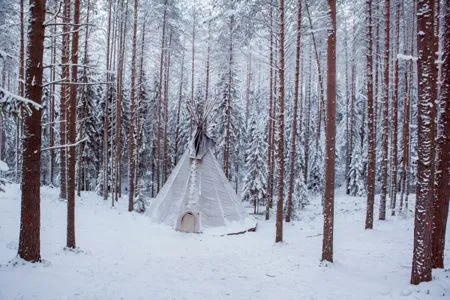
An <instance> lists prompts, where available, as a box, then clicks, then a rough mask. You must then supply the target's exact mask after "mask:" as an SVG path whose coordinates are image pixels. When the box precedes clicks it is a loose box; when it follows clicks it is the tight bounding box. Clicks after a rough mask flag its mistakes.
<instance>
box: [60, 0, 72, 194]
mask: <svg viewBox="0 0 450 300" xmlns="http://www.w3.org/2000/svg"><path fill="white" fill-rule="evenodd" d="M63 14H64V18H63V23H64V26H63V35H62V45H61V47H62V52H61V65H62V82H63V84H62V85H61V97H60V102H61V103H60V105H59V110H60V113H59V121H60V122H59V143H60V145H61V146H60V147H61V148H60V150H59V153H60V154H59V164H60V167H59V172H60V174H59V178H60V192H59V198H60V199H64V200H65V199H67V178H66V177H67V147H66V146H65V145H66V144H67V122H68V119H69V118H68V112H67V102H68V100H69V99H68V98H69V95H70V93H69V86H68V85H67V84H64V83H67V82H69V81H70V65H69V59H70V25H69V23H70V1H69V0H65V1H64V13H63Z"/></svg>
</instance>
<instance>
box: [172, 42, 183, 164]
mask: <svg viewBox="0 0 450 300" xmlns="http://www.w3.org/2000/svg"><path fill="white" fill-rule="evenodd" d="M184 56H185V51H183V55H182V57H181V73H180V88H179V92H178V106H177V126H176V132H175V155H174V156H175V158H174V162H175V163H174V165H175V166H176V165H177V163H178V151H179V150H178V147H179V143H180V120H181V102H182V101H183V82H184Z"/></svg>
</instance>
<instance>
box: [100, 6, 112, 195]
mask: <svg viewBox="0 0 450 300" xmlns="http://www.w3.org/2000/svg"><path fill="white" fill-rule="evenodd" d="M111 19H112V1H109V8H108V34H107V40H106V86H105V110H104V113H103V114H104V120H103V166H102V169H103V191H102V193H103V199H104V200H107V199H108V193H109V180H108V179H109V170H108V166H109V160H108V148H109V147H108V146H109V143H108V141H109V98H110V97H111V93H110V83H109V82H110V80H111V73H110V70H111V59H110V56H111V31H112V30H111V27H112V24H111V21H112V20H111ZM113 203H114V202H113Z"/></svg>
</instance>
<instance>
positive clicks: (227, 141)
mask: <svg viewBox="0 0 450 300" xmlns="http://www.w3.org/2000/svg"><path fill="white" fill-rule="evenodd" d="M233 28H234V15H231V16H230V28H229V29H230V40H229V48H228V93H227V109H226V124H225V150H224V154H223V168H224V173H225V176H226V177H227V178H228V180H230V179H231V170H230V169H231V162H230V156H231V154H230V153H231V110H232V107H231V103H232V96H231V93H232V85H233V59H234V58H233V51H234V50H233Z"/></svg>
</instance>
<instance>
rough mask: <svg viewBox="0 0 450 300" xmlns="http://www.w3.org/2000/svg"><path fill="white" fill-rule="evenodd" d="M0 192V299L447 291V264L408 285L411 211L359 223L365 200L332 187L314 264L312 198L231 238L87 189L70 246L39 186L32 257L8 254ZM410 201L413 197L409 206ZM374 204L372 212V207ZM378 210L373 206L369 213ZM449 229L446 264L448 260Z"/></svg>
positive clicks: (58, 213) (10, 196)
mask: <svg viewBox="0 0 450 300" xmlns="http://www.w3.org/2000/svg"><path fill="white" fill-rule="evenodd" d="M5 189H6V192H5V193H0V265H1V266H0V299H1V300H3V299H5V300H6V299H8V300H9V299H46V300H47V299H58V300H62V299H283V300H288V299H358V300H361V299H449V298H450V269H448V267H447V269H444V270H437V271H433V277H434V278H433V281H432V282H430V283H424V284H421V285H419V286H413V285H410V284H409V277H410V272H411V257H412V242H413V239H412V238H413V217H412V213H411V212H409V214H408V216H406V217H390V218H388V220H387V221H384V222H380V221H376V222H375V224H374V226H375V229H374V230H371V231H365V230H364V217H365V207H366V205H365V201H366V200H365V198H354V197H347V196H345V195H343V194H342V193H341V192H340V191H337V193H336V203H335V231H334V232H335V236H334V257H335V262H334V263H333V264H323V263H320V254H321V247H322V237H321V233H322V224H323V219H322V216H321V210H322V208H321V206H320V200H319V199H311V203H312V204H311V205H310V206H308V207H307V208H306V209H305V210H304V211H302V212H300V214H299V215H300V220H297V221H295V222H293V223H291V224H286V225H285V227H284V240H285V241H284V242H283V243H281V244H275V243H274V234H275V225H274V222H273V220H272V221H268V222H266V221H264V220H263V219H262V218H260V220H259V224H258V230H257V231H256V232H255V233H247V234H244V235H237V236H215V235H205V234H185V233H180V232H176V231H173V230H172V229H171V228H169V227H166V226H162V225H155V224H152V223H151V222H150V220H149V218H148V217H146V216H145V215H141V214H138V213H128V212H127V203H126V200H125V199H126V197H123V200H121V201H119V202H118V204H117V206H116V207H115V208H111V207H110V202H109V201H103V200H102V199H101V198H100V197H98V196H97V195H95V194H94V193H83V194H82V197H81V198H77V203H76V231H77V232H76V234H77V245H78V247H79V248H78V249H76V251H67V250H65V249H64V245H65V240H66V236H65V233H66V203H65V202H61V201H59V200H58V190H57V189H51V188H47V187H44V188H43V189H42V202H41V203H42V204H41V217H42V222H41V255H42V258H43V262H42V263H40V264H29V263H25V262H23V261H21V260H19V259H17V258H16V253H17V245H18V236H19V219H20V190H19V186H17V185H8V186H6V187H5ZM410 207H412V205H411V206H410ZM375 211H376V212H377V210H375ZM376 215H377V214H376ZM449 232H450V230H449V229H448V230H447V247H446V248H447V250H446V259H445V263H446V265H447V266H449V265H450V258H449V257H450V251H449V250H448V249H449V247H450V244H449V242H448V241H449V240H450V234H449Z"/></svg>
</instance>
